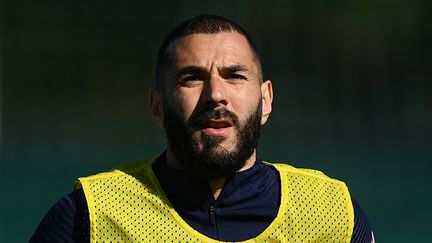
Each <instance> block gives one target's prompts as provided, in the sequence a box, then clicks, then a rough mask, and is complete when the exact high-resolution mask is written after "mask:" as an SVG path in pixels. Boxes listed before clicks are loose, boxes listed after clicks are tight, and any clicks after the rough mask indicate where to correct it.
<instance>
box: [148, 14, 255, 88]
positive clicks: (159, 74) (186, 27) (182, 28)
mask: <svg viewBox="0 0 432 243" xmlns="http://www.w3.org/2000/svg"><path fill="white" fill-rule="evenodd" d="M232 31H235V32H238V33H239V34H241V35H242V36H244V37H245V38H246V40H247V42H248V44H249V46H250V49H251V51H252V54H253V56H254V58H255V62H256V63H257V66H258V72H259V79H260V80H259V81H262V80H261V79H262V74H261V72H262V71H261V58H260V56H259V54H258V51H257V48H256V46H255V44H254V42H253V41H252V39H251V38H250V37H249V35H248V34H247V33H246V31H244V30H243V28H242V27H240V26H239V25H238V24H236V23H235V22H234V21H232V20H229V19H226V18H223V17H221V16H218V15H212V14H203V15H198V16H195V17H192V18H189V19H187V20H185V21H183V22H182V23H180V24H179V25H177V26H176V27H175V28H174V29H173V30H172V31H171V32H170V33H169V34H168V35H167V36H166V37H165V39H164V41H163V42H162V44H161V46H160V48H159V54H158V58H157V62H156V88H157V89H160V90H162V89H163V84H162V82H163V79H164V78H163V77H164V73H165V72H166V67H167V66H168V65H169V64H170V61H172V60H171V59H170V51H169V48H170V46H171V44H172V43H173V42H174V41H175V40H177V39H179V38H182V37H185V36H188V35H192V34H216V33H220V32H232Z"/></svg>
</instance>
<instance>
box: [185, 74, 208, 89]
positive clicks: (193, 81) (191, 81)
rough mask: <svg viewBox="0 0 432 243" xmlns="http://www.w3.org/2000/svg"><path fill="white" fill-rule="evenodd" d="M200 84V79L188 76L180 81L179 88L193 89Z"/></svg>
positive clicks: (201, 81)
mask: <svg viewBox="0 0 432 243" xmlns="http://www.w3.org/2000/svg"><path fill="white" fill-rule="evenodd" d="M202 83H203V80H202V78H200V77H198V76H195V75H188V76H185V77H183V78H181V79H180V81H179V86H184V87H193V86H196V85H199V84H202Z"/></svg>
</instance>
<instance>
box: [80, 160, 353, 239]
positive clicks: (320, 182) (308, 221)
mask: <svg viewBox="0 0 432 243" xmlns="http://www.w3.org/2000/svg"><path fill="white" fill-rule="evenodd" d="M152 163H153V160H148V161H144V162H136V163H134V164H130V165H126V166H123V167H119V168H117V169H115V170H113V171H110V172H106V173H100V174H97V175H94V176H89V177H84V178H79V179H78V181H77V185H76V186H77V188H79V187H82V188H83V190H84V193H85V196H86V200H87V205H88V209H89V219H90V240H91V242H103V241H109V242H111V241H112V242H219V241H217V240H214V239H211V238H209V237H207V236H205V235H203V234H201V233H199V232H198V231H196V230H194V229H193V228H192V227H190V226H189V225H188V224H187V223H186V222H185V221H184V220H183V219H182V218H181V217H180V216H179V215H178V214H177V212H176V211H175V210H174V208H173V207H172V205H171V204H170V202H169V201H168V199H167V197H166V195H165V193H164V191H163V190H162V188H161V186H160V184H159V182H158V180H157V178H156V176H155V174H154V173H153V170H152V168H151V165H152ZM269 165H270V164H269ZM271 166H274V167H275V168H276V169H277V171H278V172H279V175H280V180H281V194H282V195H281V204H280V207H279V211H278V214H277V216H276V218H275V219H274V220H273V222H272V223H271V224H270V225H269V227H267V229H266V230H264V231H263V232H262V233H261V234H260V235H258V236H257V237H255V238H253V239H250V240H247V241H244V242H317V243H318V242H346V243H349V242H350V240H351V235H352V231H353V227H354V212H353V207H352V202H351V198H350V195H349V192H348V189H347V187H346V185H345V184H344V183H343V182H341V181H338V180H335V179H331V178H329V177H327V176H325V175H324V174H322V173H321V172H318V171H314V170H307V169H297V168H294V167H292V166H289V165H285V164H272V165H271Z"/></svg>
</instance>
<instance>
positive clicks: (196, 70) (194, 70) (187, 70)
mask: <svg viewBox="0 0 432 243" xmlns="http://www.w3.org/2000/svg"><path fill="white" fill-rule="evenodd" d="M221 69H222V70H221V71H222V72H225V73H235V72H248V71H249V69H248V68H247V67H246V66H244V65H238V64H236V65H230V66H227V67H222V68H221ZM207 72H208V71H207V69H206V68H205V67H201V66H186V67H182V68H180V69H179V70H178V71H177V74H176V75H175V78H176V79H177V78H180V77H181V76H183V75H186V74H204V73H207Z"/></svg>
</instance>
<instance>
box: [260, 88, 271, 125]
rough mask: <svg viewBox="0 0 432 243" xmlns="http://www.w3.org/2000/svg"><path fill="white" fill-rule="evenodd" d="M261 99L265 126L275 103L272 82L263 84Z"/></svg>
mask: <svg viewBox="0 0 432 243" xmlns="http://www.w3.org/2000/svg"><path fill="white" fill-rule="evenodd" d="M261 99H262V116H261V125H264V124H265V123H266V122H267V120H268V118H269V116H270V113H271V111H272V102H273V87H272V83H271V81H270V80H266V81H265V82H263V83H262V84H261Z"/></svg>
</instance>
